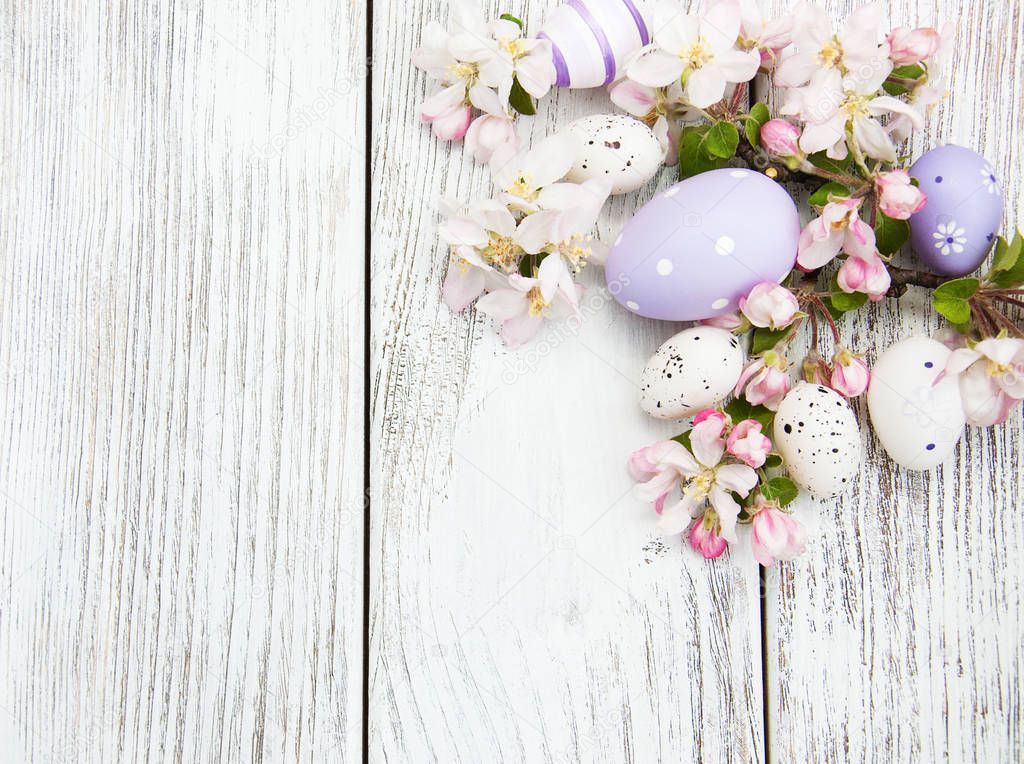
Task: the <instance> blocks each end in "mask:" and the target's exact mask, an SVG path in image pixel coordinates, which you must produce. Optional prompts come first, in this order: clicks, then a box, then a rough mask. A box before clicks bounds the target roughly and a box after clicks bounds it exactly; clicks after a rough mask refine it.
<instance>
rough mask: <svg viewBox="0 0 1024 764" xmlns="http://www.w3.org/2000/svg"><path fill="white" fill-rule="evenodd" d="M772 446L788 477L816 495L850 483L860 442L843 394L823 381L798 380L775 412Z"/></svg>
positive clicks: (857, 464) (830, 494) (825, 496)
mask: <svg viewBox="0 0 1024 764" xmlns="http://www.w3.org/2000/svg"><path fill="white" fill-rule="evenodd" d="M774 433H775V436H774V438H773V441H774V443H775V448H776V449H777V450H778V452H779V453H780V454H781V455H782V458H783V460H785V463H786V470H787V471H788V472H789V476H790V477H791V478H792V479H793V481H794V482H795V483H796V484H797V485H798V486H800V487H801V488H803V489H804V490H805V491H808V492H809V493H812V494H814V495H815V496H817V497H819V498H821V499H829V498H831V497H833V496H836V495H838V494H840V493H843V492H844V491H846V490H847V489H848V488H851V487H852V486H853V481H854V479H855V478H856V477H857V473H858V472H859V471H860V463H861V458H862V455H863V447H862V446H861V441H860V429H859V428H858V427H857V419H856V417H854V415H853V410H852V409H851V408H850V406H849V404H848V403H847V402H846V399H845V398H843V397H842V396H841V395H839V394H838V393H837V392H836V391H835V390H830V389H829V388H827V387H824V386H823V385H812V384H808V383H807V382H799V383H797V385H796V387H794V388H793V389H792V390H790V391H789V393H788V394H787V395H786V397H785V398H783V399H782V403H781V404H779V410H778V411H777V412H776V414H775V424H774Z"/></svg>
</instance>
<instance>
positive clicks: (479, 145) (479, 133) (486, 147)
mask: <svg viewBox="0 0 1024 764" xmlns="http://www.w3.org/2000/svg"><path fill="white" fill-rule="evenodd" d="M518 148H519V136H518V135H517V134H516V126H515V123H514V122H513V121H512V120H511V119H510V118H509V117H504V116H495V115H493V114H481V115H480V116H479V117H477V118H476V119H474V120H473V122H472V123H471V124H470V126H469V130H468V131H467V132H466V151H468V152H469V155H470V156H471V157H473V158H474V159H475V160H476V161H478V162H484V163H486V162H490V161H491V157H492V156H493V155H494V153H495V152H496V151H502V150H505V151H512V152H514V151H516V150H517V149H518Z"/></svg>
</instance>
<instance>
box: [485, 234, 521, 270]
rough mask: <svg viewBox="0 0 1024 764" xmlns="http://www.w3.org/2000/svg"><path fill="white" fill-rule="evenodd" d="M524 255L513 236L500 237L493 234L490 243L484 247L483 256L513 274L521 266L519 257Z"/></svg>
mask: <svg viewBox="0 0 1024 764" xmlns="http://www.w3.org/2000/svg"><path fill="white" fill-rule="evenodd" d="M522 253H523V250H522V249H520V248H519V247H518V246H517V245H516V243H515V242H514V241H513V240H512V237H511V236H500V235H499V234H495V233H492V234H491V238H490V241H488V242H487V246H486V247H484V250H483V256H484V257H485V258H487V260H488V261H489V262H490V263H491V264H492V265H496V266H497V267H499V268H501V269H502V270H504V271H506V272H511V271H513V270H515V269H516V267H517V266H518V265H519V256H520V255H521V254H522Z"/></svg>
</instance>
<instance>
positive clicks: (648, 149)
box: [568, 114, 663, 194]
mask: <svg viewBox="0 0 1024 764" xmlns="http://www.w3.org/2000/svg"><path fill="white" fill-rule="evenodd" d="M568 129H569V132H570V134H571V135H572V136H573V137H575V138H576V140H577V141H578V143H579V148H578V150H577V152H576V157H577V158H576V164H574V165H573V166H572V169H571V170H570V171H569V175H568V178H569V180H571V181H573V182H575V183H582V182H583V181H585V180H590V179H591V178H605V179H607V180H610V181H611V183H612V193H613V194H625V193H628V192H630V191H636V190H637V189H638V188H640V186H642V185H644V184H645V183H646V182H647V181H649V180H650V179H651V178H653V177H654V173H656V172H657V171H658V168H660V167H661V162H662V158H663V155H662V150H661V144H660V143H658V139H657V137H656V136H655V135H654V133H653V132H651V129H650V128H649V127H648V126H647V125H645V124H644V123H643V122H640V121H639V120H635V119H633V118H632V117H627V116H625V115H622V114H595V115H593V116H590V117H583V118H582V119H578V120H576V121H575V122H573V123H572V124H571V125H569V128H568Z"/></svg>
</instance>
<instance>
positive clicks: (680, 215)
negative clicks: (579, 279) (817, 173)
mask: <svg viewBox="0 0 1024 764" xmlns="http://www.w3.org/2000/svg"><path fill="white" fill-rule="evenodd" d="M799 239H800V216H799V213H798V212H797V209H796V205H795V204H794V203H793V200H792V199H791V198H790V196H789V194H788V193H786V191H785V190H784V189H783V188H782V187H781V186H780V185H779V184H777V183H775V182H774V181H773V180H770V179H769V178H767V177H766V176H764V175H762V174H760V173H757V172H754V171H752V170H742V169H732V168H726V169H722V170H712V171H711V172H705V173H701V174H700V175H697V176H694V177H693V178H689V179H688V180H684V181H682V182H680V183H676V184H675V185H674V186H671V187H670V188H668V189H666V190H664V191H662V192H661V193H659V194H658V195H657V196H655V197H654V199H652V200H651V201H649V202H648V203H647V204H645V205H644V206H643V207H641V208H640V210H639V211H637V213H636V214H635V215H634V216H633V218H632V219H631V220H630V221H629V222H628V223H627V224H626V225H625V227H624V228H623V229H622V233H621V235H620V236H619V237H618V239H617V240H616V241H615V243H614V245H613V246H612V248H611V251H610V252H609V253H608V260H607V262H606V263H605V278H606V279H607V281H608V289H609V291H610V292H611V293H612V294H613V295H614V296H615V299H616V300H618V301H619V303H621V304H622V305H624V306H625V307H626V309H627V310H630V311H632V312H633V313H636V314H637V315H640V316H645V317H647V318H657V319H661V320H664V321H697V320H701V319H705V318H712V317H714V316H719V315H722V314H723V313H728V312H729V311H733V310H736V309H737V307H738V305H739V299H740V298H741V297H743V296H745V295H746V294H747V293H748V292H749V291H750V289H751V288H752V287H753V286H754V285H755V284H758V283H760V282H762V281H774V282H779V281H782V279H784V278H785V277H786V276H787V275H788V274H789V272H790V270H792V268H793V263H794V262H795V261H796V254H797V244H798V242H799Z"/></svg>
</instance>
